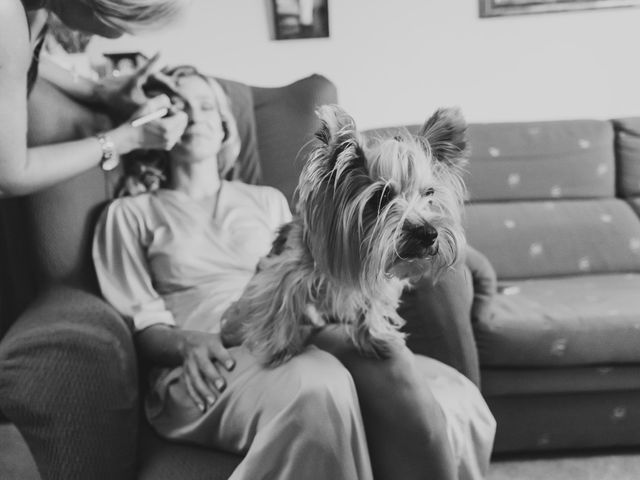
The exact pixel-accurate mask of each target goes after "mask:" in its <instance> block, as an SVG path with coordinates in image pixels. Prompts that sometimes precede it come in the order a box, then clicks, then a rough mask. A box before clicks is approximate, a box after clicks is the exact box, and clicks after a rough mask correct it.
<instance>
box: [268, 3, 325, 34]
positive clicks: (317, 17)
mask: <svg viewBox="0 0 640 480" xmlns="http://www.w3.org/2000/svg"><path fill="white" fill-rule="evenodd" d="M271 3H272V7H273V19H274V37H275V39H276V40H291V39H300V38H324V37H329V0H272V1H271Z"/></svg>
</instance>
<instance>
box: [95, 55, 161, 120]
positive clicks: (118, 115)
mask: <svg viewBox="0 0 640 480" xmlns="http://www.w3.org/2000/svg"><path fill="white" fill-rule="evenodd" d="M159 59H160V53H156V54H155V55H154V56H153V57H151V58H150V59H149V60H147V62H146V63H144V64H143V65H141V66H140V67H138V68H137V69H136V71H135V72H133V73H131V74H128V75H120V76H117V77H116V76H110V77H106V78H103V79H102V80H100V82H99V83H98V84H97V85H96V86H95V96H96V99H97V100H98V102H99V103H100V104H102V105H104V106H105V107H107V108H108V110H109V113H110V114H111V115H112V117H113V118H114V120H116V121H117V122H118V123H119V122H122V121H124V120H126V119H127V118H129V117H130V116H131V115H133V113H134V112H135V111H136V110H138V109H139V108H140V107H142V106H143V105H144V104H145V103H146V102H147V100H148V98H147V96H146V95H145V92H144V90H143V86H144V84H145V83H146V82H147V80H148V79H149V77H150V76H152V75H154V74H155V73H156V70H157V66H158V60H159Z"/></svg>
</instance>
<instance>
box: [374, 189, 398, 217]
mask: <svg viewBox="0 0 640 480" xmlns="http://www.w3.org/2000/svg"><path fill="white" fill-rule="evenodd" d="M393 196H394V192H393V189H392V188H391V187H389V186H386V187H385V188H383V189H382V190H380V191H379V192H378V197H377V198H376V200H375V203H376V205H375V207H376V210H377V211H378V212H379V211H380V210H382V209H383V208H384V207H386V206H387V205H388V204H389V202H391V200H393ZM374 198H375V197H374Z"/></svg>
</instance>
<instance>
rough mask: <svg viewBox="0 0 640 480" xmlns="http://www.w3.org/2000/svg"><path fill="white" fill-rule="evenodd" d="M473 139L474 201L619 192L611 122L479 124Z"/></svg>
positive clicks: (471, 188)
mask: <svg viewBox="0 0 640 480" xmlns="http://www.w3.org/2000/svg"><path fill="white" fill-rule="evenodd" d="M469 138H470V143H471V147H472V148H471V160H470V162H469V166H468V170H469V174H468V175H467V178H466V182H467V185H468V187H469V191H470V193H471V194H470V201H472V202H473V201H485V200H514V199H538V200H543V199H548V198H554V199H556V198H594V197H596V198H600V197H610V196H613V194H614V178H613V170H614V168H613V166H614V157H613V152H612V148H611V145H612V144H613V131H612V126H611V123H610V122H606V121H558V122H530V123H507V124H485V125H482V124H475V125H470V127H469ZM638 180H640V178H639V179H638Z"/></svg>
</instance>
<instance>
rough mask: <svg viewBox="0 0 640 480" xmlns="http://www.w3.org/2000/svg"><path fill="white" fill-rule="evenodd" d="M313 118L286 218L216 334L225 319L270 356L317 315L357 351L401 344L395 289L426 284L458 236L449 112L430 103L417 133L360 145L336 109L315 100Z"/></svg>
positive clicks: (460, 157)
mask: <svg viewBox="0 0 640 480" xmlns="http://www.w3.org/2000/svg"><path fill="white" fill-rule="evenodd" d="M318 116H319V117H320V121H321V127H320V129H319V131H318V132H317V133H316V137H317V138H316V144H315V146H314V148H313V150H312V152H311V153H310V155H309V157H308V159H307V162H306V164H305V166H304V168H303V171H302V174H301V176H300V181H299V184H298V189H297V196H298V201H297V208H296V213H295V215H294V219H293V221H292V222H290V223H288V224H286V225H283V226H282V227H281V229H280V231H279V233H278V236H277V238H276V240H275V241H274V243H273V246H272V249H271V252H270V253H269V254H268V255H267V256H266V257H264V258H263V259H262V260H261V261H260V262H259V265H258V267H257V270H256V273H255V275H254V277H253V278H252V280H251V281H250V282H249V284H248V285H247V287H246V288H245V291H244V293H243V295H242V297H241V298H240V300H239V301H238V302H236V303H235V304H234V305H233V306H232V307H231V308H230V309H229V310H228V311H227V314H226V315H225V318H227V320H223V336H224V335H225V328H228V327H230V325H226V324H228V323H236V325H235V327H234V326H231V329H230V330H233V329H234V328H235V329H236V332H239V333H237V335H239V337H240V338H241V339H242V341H244V343H245V344H246V345H247V346H248V347H249V348H250V349H251V350H252V351H253V352H254V353H255V354H257V355H258V356H259V357H260V358H261V359H262V360H263V362H264V363H266V364H269V365H277V364H280V363H282V362H285V361H287V360H288V359H289V358H291V357H292V356H294V355H296V354H297V353H299V352H300V351H302V350H303V349H304V347H305V345H306V343H307V340H308V337H309V336H310V335H311V334H312V332H313V331H314V329H316V328H320V327H322V326H324V325H326V324H328V323H341V324H344V325H345V327H346V328H347V330H348V332H349V334H350V337H351V339H352V340H353V342H354V344H355V346H356V347H357V348H358V350H359V351H360V352H361V353H362V354H364V355H367V356H373V357H384V356H386V353H387V352H388V348H389V344H390V342H403V341H404V335H403V334H402V333H401V332H400V330H399V329H400V327H401V326H402V325H403V323H404V321H403V320H402V318H401V317H400V316H399V315H398V313H397V312H396V310H397V307H398V303H399V299H400V295H401V293H402V291H403V289H404V288H405V287H407V286H408V285H409V284H410V283H411V280H412V279H416V278H421V277H423V276H424V275H428V276H429V277H431V278H433V279H434V281H435V279H437V277H438V276H439V274H441V273H442V272H443V271H444V270H445V269H447V268H450V267H452V266H453V265H454V264H455V263H456V261H457V259H458V257H459V252H460V251H461V250H462V249H463V246H464V244H465V238H464V234H463V229H462V226H461V210H462V203H463V196H464V184H463V182H462V180H461V175H460V174H461V171H462V167H463V166H464V164H465V162H466V157H467V142H466V123H465V121H464V119H463V117H462V115H461V113H460V112H459V110H457V109H440V110H438V111H436V112H435V113H434V115H433V116H432V117H431V118H429V119H428V120H427V121H426V122H425V124H424V125H423V126H422V128H421V129H420V131H419V133H418V134H417V136H413V135H410V134H409V133H408V132H404V133H403V134H402V135H399V136H395V137H393V138H388V139H376V140H375V141H374V142H369V143H371V144H367V142H365V140H364V139H363V137H362V136H361V135H360V134H359V133H358V131H357V130H356V125H355V122H354V120H353V119H352V118H351V117H350V116H349V115H348V114H347V113H346V112H345V111H344V110H342V109H341V108H339V107H337V106H323V107H321V108H320V109H319V110H318ZM231 318H234V319H236V320H238V319H240V320H239V322H240V326H238V322H237V321H236V322H231V320H230V319H231ZM227 335H229V332H227ZM230 335H231V336H233V335H234V334H233V333H231V334H230Z"/></svg>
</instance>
